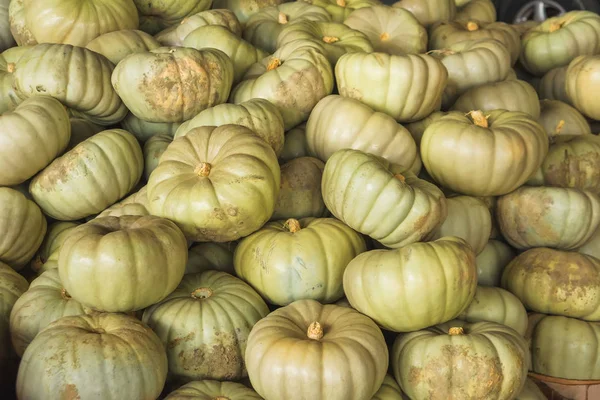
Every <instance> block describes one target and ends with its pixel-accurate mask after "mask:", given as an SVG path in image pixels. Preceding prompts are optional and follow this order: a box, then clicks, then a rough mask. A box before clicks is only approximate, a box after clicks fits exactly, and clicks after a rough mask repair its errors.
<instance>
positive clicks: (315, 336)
mask: <svg viewBox="0 0 600 400" xmlns="http://www.w3.org/2000/svg"><path fill="white" fill-rule="evenodd" d="M306 336H308V338H309V339H312V340H321V339H322V338H323V327H321V324H320V323H318V322H317V321H315V322H312V323H311V324H310V325H309V326H308V330H307V331H306Z"/></svg>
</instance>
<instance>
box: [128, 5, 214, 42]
mask: <svg viewBox="0 0 600 400" xmlns="http://www.w3.org/2000/svg"><path fill="white" fill-rule="evenodd" d="M133 2H134V3H135V6H136V7H137V10H138V12H139V15H140V29H141V30H143V31H145V32H148V33H149V34H151V35H154V34H156V33H158V32H160V31H161V30H163V29H165V28H168V27H170V26H173V25H176V24H178V23H180V22H181V21H182V20H183V19H184V18H186V17H190V16H193V15H195V14H197V13H199V12H202V11H205V10H208V9H209V8H211V7H210V6H211V4H212V1H211V0H194V1H185V0H179V1H172V0H171V1H166V0H133ZM223 8H225V7H223Z"/></svg>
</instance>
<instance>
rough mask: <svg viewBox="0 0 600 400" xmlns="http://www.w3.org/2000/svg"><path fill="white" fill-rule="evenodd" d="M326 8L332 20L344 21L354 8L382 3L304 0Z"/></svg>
mask: <svg viewBox="0 0 600 400" xmlns="http://www.w3.org/2000/svg"><path fill="white" fill-rule="evenodd" d="M303 1H306V2H307V3H310V4H312V5H315V6H319V7H322V8H324V9H325V10H326V11H327V12H328V13H329V15H331V20H332V22H337V23H340V24H341V23H343V22H344V20H345V19H346V18H348V15H350V14H351V13H352V12H353V11H354V10H357V9H359V8H364V7H371V6H376V5H380V4H381V2H380V1H379V0H303Z"/></svg>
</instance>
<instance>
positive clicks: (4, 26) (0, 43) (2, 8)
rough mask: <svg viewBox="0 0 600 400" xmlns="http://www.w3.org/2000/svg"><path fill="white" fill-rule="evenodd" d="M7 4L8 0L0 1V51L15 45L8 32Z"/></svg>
mask: <svg viewBox="0 0 600 400" xmlns="http://www.w3.org/2000/svg"><path fill="white" fill-rule="evenodd" d="M9 4H10V0H1V1H0V52H2V51H4V50H6V49H8V48H10V47H13V46H14V45H15V39H14V38H13V36H12V33H11V32H10V23H9V17H8V6H9Z"/></svg>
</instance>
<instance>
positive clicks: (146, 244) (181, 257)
mask: <svg viewBox="0 0 600 400" xmlns="http://www.w3.org/2000/svg"><path fill="white" fill-rule="evenodd" d="M187 247H188V246H187V242H186V240H185V237H184V236H183V234H182V233H181V231H180V230H179V228H177V226H176V225H175V224H174V223H173V222H171V221H169V220H166V219H163V218H158V217H154V216H144V217H140V216H133V215H126V216H122V217H103V218H96V219H94V220H92V221H90V222H88V223H86V224H83V225H80V226H78V227H77V228H75V229H73V231H72V232H71V233H70V234H69V237H68V238H67V239H66V240H65V242H64V243H63V245H62V247H61V248H60V252H59V255H58V270H59V273H60V280H61V282H62V284H63V285H64V287H65V289H66V290H67V291H68V292H69V293H70V295H71V296H72V297H73V298H74V299H75V300H77V301H79V302H80V303H81V304H83V305H85V306H86V307H89V308H93V309H95V310H100V311H109V312H129V311H135V310H141V309H142V308H144V307H148V306H150V305H152V304H155V303H157V302H158V301H161V300H162V299H164V298H165V297H166V296H167V295H168V294H169V293H171V292H172V291H173V290H174V289H175V288H176V287H177V285H178V284H179V282H180V281H181V278H182V277H183V273H184V271H185V265H186V262H187Z"/></svg>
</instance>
